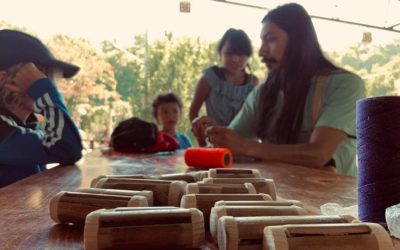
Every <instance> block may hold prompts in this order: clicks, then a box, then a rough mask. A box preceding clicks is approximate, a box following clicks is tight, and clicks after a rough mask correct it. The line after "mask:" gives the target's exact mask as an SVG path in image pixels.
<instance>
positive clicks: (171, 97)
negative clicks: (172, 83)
mask: <svg viewBox="0 0 400 250" xmlns="http://www.w3.org/2000/svg"><path fill="white" fill-rule="evenodd" d="M168 102H172V103H176V104H178V107H179V109H180V110H181V111H182V108H183V105H182V101H181V99H180V98H179V97H178V96H177V95H176V94H174V93H172V92H170V93H167V94H160V95H158V96H157V97H156V98H155V99H154V101H153V104H152V107H153V116H154V118H157V110H158V107H159V106H160V105H161V104H163V103H168Z"/></svg>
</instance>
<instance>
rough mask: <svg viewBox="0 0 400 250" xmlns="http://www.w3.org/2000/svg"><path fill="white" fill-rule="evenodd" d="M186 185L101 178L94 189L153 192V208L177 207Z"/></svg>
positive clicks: (181, 183) (174, 182)
mask: <svg viewBox="0 0 400 250" xmlns="http://www.w3.org/2000/svg"><path fill="white" fill-rule="evenodd" d="M186 185H187V183H186V182H184V181H163V180H150V179H125V178H103V179H100V180H99V181H98V182H97V184H96V187H97V188H110V189H126V190H150V191H152V192H153V200H154V206H167V205H171V206H179V203H180V200H181V197H182V196H183V194H184V193H185V186H186Z"/></svg>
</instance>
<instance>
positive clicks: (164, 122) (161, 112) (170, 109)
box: [156, 102, 181, 130]
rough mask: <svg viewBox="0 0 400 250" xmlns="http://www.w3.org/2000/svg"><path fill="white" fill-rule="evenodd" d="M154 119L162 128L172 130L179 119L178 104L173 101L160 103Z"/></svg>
mask: <svg viewBox="0 0 400 250" xmlns="http://www.w3.org/2000/svg"><path fill="white" fill-rule="evenodd" d="M156 119H157V122H158V124H160V125H161V126H162V127H163V130H171V129H173V130H174V129H175V128H176V125H177V124H178V121H179V120H180V119H181V110H180V108H179V106H178V104H177V103H175V102H166V103H161V104H160V105H159V106H158V108H157V117H156Z"/></svg>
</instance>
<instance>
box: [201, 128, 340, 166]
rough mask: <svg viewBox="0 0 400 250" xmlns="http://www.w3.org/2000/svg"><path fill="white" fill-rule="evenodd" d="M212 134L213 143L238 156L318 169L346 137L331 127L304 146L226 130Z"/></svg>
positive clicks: (314, 133) (312, 136)
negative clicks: (252, 138)
mask: <svg viewBox="0 0 400 250" xmlns="http://www.w3.org/2000/svg"><path fill="white" fill-rule="evenodd" d="M208 135H209V138H210V142H211V143H212V144H214V145H217V146H219V147H228V148H230V149H231V150H232V152H233V153H236V154H243V155H247V156H250V157H255V158H259V159H262V160H265V161H279V162H285V163H289V164H295V165H302V166H307V167H314V168H320V167H323V166H324V165H325V164H326V163H327V162H328V161H329V160H330V159H331V158H332V155H333V154H334V152H335V151H336V148H337V147H338V146H339V144H340V143H341V142H342V141H343V140H344V139H345V138H346V134H345V133H344V132H342V131H340V130H337V129H334V128H329V127H318V128H316V129H314V131H313V133H312V135H311V138H310V141H309V142H307V143H302V144H282V145H274V144H266V143H260V142H257V141H254V140H251V139H247V138H244V137H242V136H240V135H238V134H237V133H235V132H234V131H232V130H230V129H228V128H223V127H213V128H211V129H210V130H209V131H208Z"/></svg>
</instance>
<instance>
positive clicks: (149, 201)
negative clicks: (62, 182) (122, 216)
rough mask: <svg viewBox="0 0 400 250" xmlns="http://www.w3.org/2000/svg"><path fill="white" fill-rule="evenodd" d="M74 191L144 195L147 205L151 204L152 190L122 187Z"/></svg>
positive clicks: (77, 190) (78, 190)
mask: <svg viewBox="0 0 400 250" xmlns="http://www.w3.org/2000/svg"><path fill="white" fill-rule="evenodd" d="M76 192H81V193H92V194H111V195H122V196H131V197H132V196H136V195H140V196H144V197H146V199H147V203H148V204H149V206H153V192H152V191H147V190H142V191H135V190H123V189H105V188H78V189H76Z"/></svg>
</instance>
